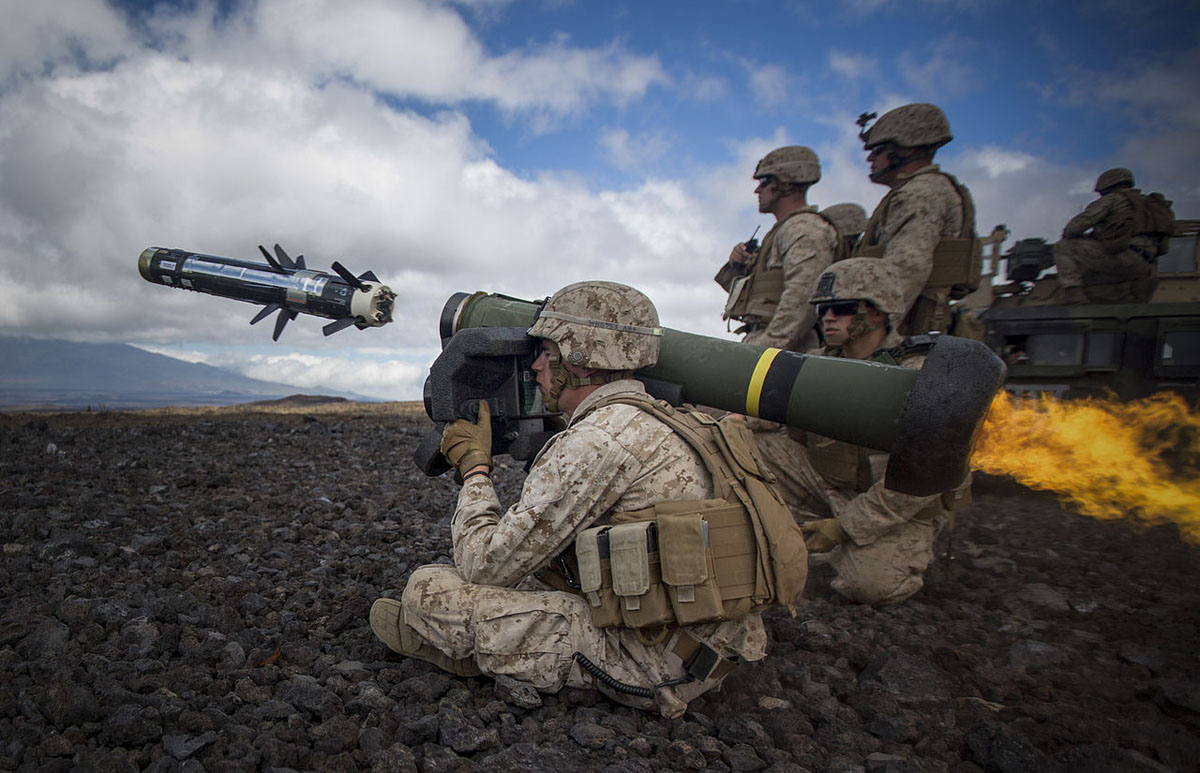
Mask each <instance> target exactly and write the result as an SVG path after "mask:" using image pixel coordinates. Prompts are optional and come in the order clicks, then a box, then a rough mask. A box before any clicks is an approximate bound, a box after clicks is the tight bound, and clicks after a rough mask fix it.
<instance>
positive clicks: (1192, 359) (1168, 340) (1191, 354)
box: [1160, 330, 1200, 365]
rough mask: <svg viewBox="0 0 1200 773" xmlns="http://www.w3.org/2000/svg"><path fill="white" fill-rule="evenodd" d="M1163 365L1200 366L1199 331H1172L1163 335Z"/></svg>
mask: <svg viewBox="0 0 1200 773" xmlns="http://www.w3.org/2000/svg"><path fill="white" fill-rule="evenodd" d="M1160 359H1161V360H1162V364H1163V365H1200V330H1172V331H1170V332H1167V333H1164V334H1163V344H1162V356H1161V358H1160Z"/></svg>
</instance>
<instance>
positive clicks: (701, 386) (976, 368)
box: [440, 292, 1004, 494]
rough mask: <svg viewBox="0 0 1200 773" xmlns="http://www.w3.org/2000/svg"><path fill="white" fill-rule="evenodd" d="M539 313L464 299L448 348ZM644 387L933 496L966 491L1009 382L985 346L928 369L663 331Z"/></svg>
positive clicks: (445, 331)
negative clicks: (794, 431) (467, 334)
mask: <svg viewBox="0 0 1200 773" xmlns="http://www.w3.org/2000/svg"><path fill="white" fill-rule="evenodd" d="M540 308H541V304H540V303H538V302H533V301H525V300H521V299H518V298H512V297H508V296H504V295H495V294H489V293H484V292H477V293H474V294H467V293H457V294H455V295H454V296H452V297H451V298H450V299H449V301H447V303H446V306H445V308H444V309H443V313H442V318H441V324H440V332H441V335H442V338H443V341H447V340H449V339H450V338H451V337H452V336H453V335H454V334H455V333H457V332H459V331H461V330H465V329H469V328H484V327H499V328H528V327H530V326H531V325H532V324H533V322H534V319H535V318H536V316H537V313H538V311H539V309H540ZM637 375H638V377H639V378H642V379H643V380H647V379H649V380H654V381H658V382H666V383H669V384H672V385H676V386H677V387H678V394H679V395H680V396H681V398H682V401H683V402H688V403H693V404H696V405H705V406H710V407H712V408H717V409H721V410H725V411H730V412H734V413H741V414H745V415H747V416H755V417H758V418H761V419H766V420H769V421H776V422H781V423H784V424H787V425H789V426H792V427H796V428H799V429H803V430H808V431H812V432H815V433H818V434H821V435H825V436H827V437H831V438H834V439H836V440H841V441H845V442H848V443H853V444H855V445H861V446H866V447H868V448H875V449H879V450H881V451H889V452H891V454H892V458H891V459H890V460H889V465H888V486H889V488H894V489H896V490H900V491H905V492H906V493H912V494H931V493H935V492H937V491H944V490H947V489H949V488H953V487H954V486H956V485H958V483H959V482H961V480H962V479H963V478H964V477H965V475H966V473H967V470H968V463H969V460H970V453H971V449H972V447H973V444H974V440H975V437H976V435H977V433H978V431H979V428H980V426H981V425H982V423H983V420H984V418H985V417H986V415H987V410H988V407H989V406H990V405H991V401H992V398H993V397H994V395H995V393H996V391H997V390H998V389H999V388H1000V384H1001V382H1002V380H1003V377H1004V365H1003V363H1002V362H1001V361H1000V359H999V358H998V357H996V355H995V354H994V353H993V352H992V351H991V350H990V349H988V348H987V347H986V346H984V345H983V344H982V343H980V342H978V341H972V340H969V339H964V338H953V337H950V336H940V337H938V338H937V339H936V343H935V344H934V345H933V346H932V348H931V349H930V351H929V355H928V356H927V358H926V362H925V365H924V366H923V367H922V368H921V370H911V369H907V368H900V367H896V366H891V365H883V364H880V363H873V362H865V361H862V360H851V359H845V358H838V357H819V356H815V355H805V354H800V353H798V352H789V351H784V350H780V349H775V348H770V347H763V346H756V345H753V344H743V343H738V342H735V341H728V340H723V339H719V338H712V337H709V336H702V335H696V334H692V333H684V332H681V331H678V330H672V329H670V328H664V329H663V339H662V345H661V348H660V352H659V358H658V362H657V364H655V365H654V366H652V367H649V368H644V369H642V370H640V371H638V373H637Z"/></svg>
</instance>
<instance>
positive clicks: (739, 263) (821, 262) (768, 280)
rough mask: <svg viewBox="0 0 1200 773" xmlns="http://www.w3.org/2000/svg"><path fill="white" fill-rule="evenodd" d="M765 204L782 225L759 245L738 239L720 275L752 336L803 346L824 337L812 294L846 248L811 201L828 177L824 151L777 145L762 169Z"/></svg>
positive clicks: (747, 336)
mask: <svg viewBox="0 0 1200 773" xmlns="http://www.w3.org/2000/svg"><path fill="white" fill-rule="evenodd" d="M754 179H755V180H758V187H757V188H755V193H756V194H757V196H758V211H759V212H764V213H770V214H772V215H774V216H775V225H773V226H772V227H771V230H770V231H768V232H767V235H766V236H764V237H763V240H762V245H761V246H758V247H757V248H756V247H755V245H754V244H753V241H754V240H753V239H751V240H750V242H746V243H743V244H737V245H735V246H734V248H733V251H732V252H730V253H729V260H728V261H727V262H726V263H725V265H724V266H722V267H721V270H720V271H718V272H717V275H716V276H715V277H714V279H715V280H716V282H717V284H719V285H721V287H723V288H725V290H726V291H727V292H728V293H729V300H728V302H727V303H726V304H725V318H726V319H734V320H737V321H738V322H741V323H742V324H741V327H739V328H738V329H737V331H736V332H738V333H739V334H744V335H743V337H742V341H743V342H745V343H752V344H759V345H761V346H773V347H775V348H778V349H787V350H790V351H796V352H802V351H805V350H806V349H809V348H811V347H813V346H816V345H817V344H818V343H819V340H818V338H817V331H816V319H815V318H814V317H813V312H812V307H811V306H809V304H808V296H809V295H811V294H812V290H813V287H814V286H815V285H816V282H817V276H818V275H819V274H820V273H821V272H822V271H824V270H825V268H826V267H827V266H828V265H829V264H830V263H832V262H833V260H834V257H835V255H836V253H837V251H838V247H839V238H838V234H837V230H836V229H835V228H834V227H833V225H832V224H830V222H829V221H828V220H826V219H825V218H824V217H822V216H821V215H819V214H817V208H816V207H813V206H810V205H809V204H808V198H807V196H808V189H809V187H810V186H811V185H813V183H815V182H817V181H818V180H820V179H821V163H820V161H819V160H818V159H817V154H816V153H814V152H813V151H812V150H810V149H808V148H806V147H803V146H801V145H788V146H786V147H782V148H777V149H775V150H772V151H771V152H770V153H768V154H767V155H766V156H764V157H763V158H762V160H761V161H759V162H758V166H757V167H755V169H754Z"/></svg>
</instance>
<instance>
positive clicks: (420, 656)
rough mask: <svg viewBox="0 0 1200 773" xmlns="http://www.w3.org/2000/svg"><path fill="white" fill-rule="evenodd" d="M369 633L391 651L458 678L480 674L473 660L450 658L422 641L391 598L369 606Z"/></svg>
mask: <svg viewBox="0 0 1200 773" xmlns="http://www.w3.org/2000/svg"><path fill="white" fill-rule="evenodd" d="M371 630H372V631H374V632H375V635H376V636H377V637H379V640H380V641H382V642H383V643H384V644H386V645H387V646H388V648H389V649H390V650H392V651H393V652H398V653H400V654H401V655H405V656H407V657H410V658H416V659H417V660H424V661H425V662H426V663H432V664H433V665H435V666H437V667H438V668H440V669H442V670H443V671H449V672H450V673H452V674H458V675H459V676H479V675H480V674H482V673H483V672H482V671H480V670H479V666H477V665H476V664H475V659H474V658H452V657H450V656H449V655H447V654H446V653H444V652H442V651H441V650H439V649H438V648H437V647H435V646H433V645H432V644H430V643H429V642H427V641H425V640H424V639H422V638H421V636H420V635H419V634H418V633H417V632H416V631H414V630H413V629H412V627H411V626H410V625H408V623H405V622H404V607H403V605H401V603H400V602H399V601H396V600H395V599H376V600H375V603H374V604H372V605H371Z"/></svg>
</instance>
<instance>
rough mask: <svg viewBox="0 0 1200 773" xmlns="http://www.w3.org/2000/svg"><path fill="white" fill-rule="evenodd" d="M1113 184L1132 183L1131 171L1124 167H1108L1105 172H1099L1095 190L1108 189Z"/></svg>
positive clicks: (1098, 191)
mask: <svg viewBox="0 0 1200 773" xmlns="http://www.w3.org/2000/svg"><path fill="white" fill-rule="evenodd" d="M1114 185H1129V186H1132V185H1133V172H1131V171H1129V170H1128V169H1125V168H1124V167H1117V168H1116V169H1109V170H1108V171H1106V172H1101V173H1100V176H1099V177H1097V178H1096V192H1097V193H1101V192H1103V191H1106V190H1108V189H1109V188H1111V187H1113V186H1114Z"/></svg>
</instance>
